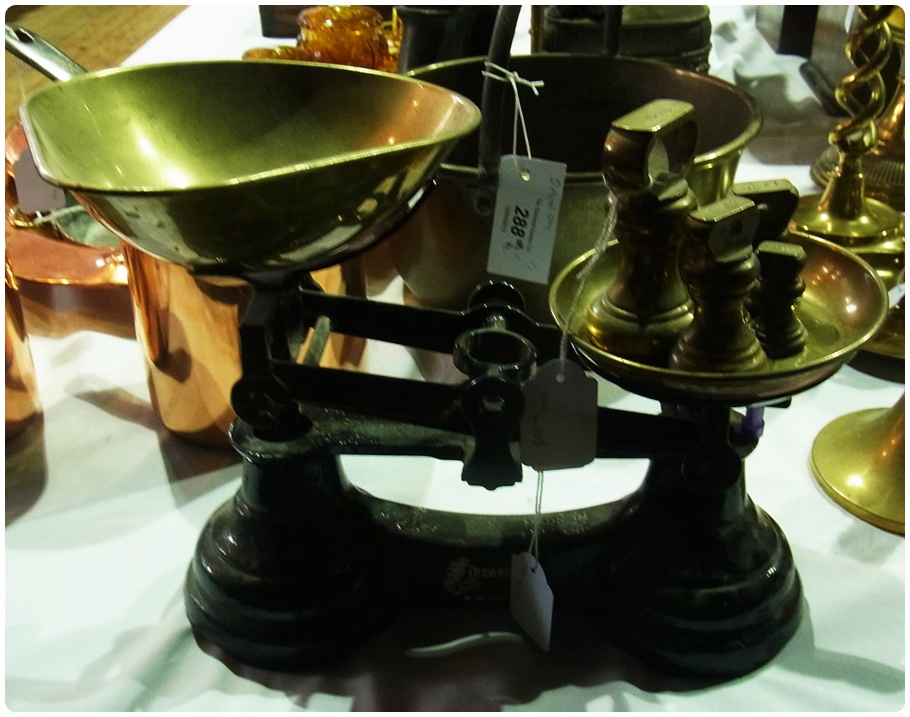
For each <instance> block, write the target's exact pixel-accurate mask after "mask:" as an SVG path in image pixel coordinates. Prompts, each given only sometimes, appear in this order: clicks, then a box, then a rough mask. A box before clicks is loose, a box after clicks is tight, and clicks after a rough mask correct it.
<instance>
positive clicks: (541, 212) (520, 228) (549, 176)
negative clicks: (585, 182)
mask: <svg viewBox="0 0 910 717" xmlns="http://www.w3.org/2000/svg"><path fill="white" fill-rule="evenodd" d="M565 179H566V165H565V164H564V163H562V162H553V161H550V160H547V159H531V158H530V157H520V156H518V155H515V154H507V155H504V156H503V157H502V158H501V159H500V162H499V187H498V189H497V192H496V209H495V210H494V214H493V234H492V236H491V237H490V253H489V255H488V257H487V271H488V272H490V273H491V274H499V275H501V276H507V277H509V278H512V279H524V280H525V281H532V282H534V283H537V284H547V283H549V281H550V263H551V261H552V259H553V246H554V244H555V243H556V226H557V224H558V222H559V207H560V204H562V192H563V185H564V184H565Z"/></svg>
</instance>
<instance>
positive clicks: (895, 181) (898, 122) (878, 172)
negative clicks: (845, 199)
mask: <svg viewBox="0 0 910 717" xmlns="http://www.w3.org/2000/svg"><path fill="white" fill-rule="evenodd" d="M886 23H887V24H888V26H889V27H890V29H891V35H892V38H893V41H894V47H893V49H892V52H900V53H903V52H904V10H903V8H900V7H896V8H894V10H893V11H892V13H891V14H890V15H889V16H888V18H887V20H886ZM905 98H906V95H905V88H904V76H903V73H902V72H901V74H900V75H898V78H897V86H896V88H895V90H894V93H893V94H892V95H891V99H890V100H889V102H888V104H887V106H886V107H885V109H884V111H883V112H882V113H881V114H880V115H879V117H878V119H877V120H876V123H875V126H876V140H875V144H874V145H873V147H872V149H870V150H869V152H868V153H867V154H866V156H865V157H864V158H863V174H864V175H865V190H866V195H867V196H869V197H872V198H873V199H877V200H879V201H881V202H884V203H886V204H887V205H888V206H890V207H892V208H893V209H896V210H897V211H901V212H902V211H904V193H905V185H904V172H905V163H904V105H905ZM838 161H839V153H838V149H837V147H836V146H835V145H832V146H830V147H828V148H827V149H826V150H825V151H824V152H823V153H822V154H821V156H820V157H819V158H818V159H817V160H816V161H815V164H813V166H812V179H813V181H815V183H816V184H818V185H819V186H820V187H826V186H827V185H828V181H829V180H830V179H831V176H832V175H833V174H834V170H835V169H836V168H837V165H838Z"/></svg>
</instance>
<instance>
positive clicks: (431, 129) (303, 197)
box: [6, 27, 480, 276]
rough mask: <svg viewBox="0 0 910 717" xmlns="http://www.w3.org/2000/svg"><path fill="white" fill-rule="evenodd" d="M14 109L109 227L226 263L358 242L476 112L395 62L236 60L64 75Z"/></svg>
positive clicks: (37, 147) (320, 259)
mask: <svg viewBox="0 0 910 717" xmlns="http://www.w3.org/2000/svg"><path fill="white" fill-rule="evenodd" d="M6 46H7V49H8V50H9V51H10V52H13V53H14V54H17V56H19V57H21V58H22V59H24V60H26V61H29V62H31V61H33V60H32V58H33V57H34V54H35V53H36V52H41V51H42V49H44V50H46V49H47V47H48V45H47V43H46V42H44V41H42V40H41V38H39V37H36V36H35V35H34V34H33V33H29V32H27V31H26V30H24V29H22V28H10V27H7V32H6ZM23 46H24V47H25V48H27V50H28V52H23V51H22V50H23ZM47 54H48V55H52V52H47ZM45 59H47V58H45ZM38 69H40V71H42V72H45V73H48V74H53V70H49V69H48V67H47V65H46V64H44V65H42V66H40V67H39V68H38ZM60 76H61V78H68V77H69V76H70V75H69V73H66V72H64V73H61V75H60ZM22 116H23V124H24V125H25V128H26V132H27V134H28V138H29V145H30V147H31V149H32V152H33V154H34V155H35V160H36V163H37V165H38V168H39V171H40V172H41V174H42V175H43V176H44V177H45V179H47V180H49V181H50V182H52V183H54V184H57V185H59V186H62V187H64V188H65V189H68V190H69V191H70V192H71V193H72V194H73V196H74V197H75V198H76V199H77V201H79V202H80V203H81V204H83V205H84V206H85V207H86V208H87V209H88V211H89V212H90V213H91V214H92V215H93V216H94V217H95V218H96V219H98V220H99V221H101V223H102V224H104V225H105V226H107V227H108V228H109V229H110V230H112V231H113V232H114V233H116V234H117V235H118V236H119V237H121V238H123V239H125V240H126V241H128V242H130V243H131V244H133V245H135V246H139V247H140V248H142V249H143V250H144V251H147V252H148V253H150V254H152V255H154V256H157V257H159V258H161V259H164V260H167V261H170V262H172V263H175V264H179V265H182V266H185V267H191V268H193V269H195V270H199V271H203V270H204V271H205V272H206V273H209V274H220V275H234V276H236V275H240V274H243V273H245V272H248V271H255V270H264V269H272V268H288V267H292V266H293V267H298V268H307V269H315V268H320V267H322V266H327V265H329V264H333V263H337V262H339V261H341V260H342V259H345V258H348V257H349V256H351V255H353V254H355V253H357V252H359V251H361V250H363V249H365V248H366V247H368V246H369V245H371V244H373V243H374V242H375V241H376V240H377V239H378V238H379V237H380V236H382V233H383V231H385V230H388V229H389V228H390V226H391V225H392V224H393V222H396V221H397V220H399V219H400V218H401V216H403V214H404V213H405V212H407V211H408V209H409V206H408V204H409V202H411V201H412V200H413V199H414V197H415V195H418V194H419V193H420V191H421V189H422V188H423V187H424V185H425V184H426V183H427V181H428V180H429V179H430V177H431V176H432V175H433V173H434V172H435V170H436V168H437V166H438V165H439V163H440V162H442V161H443V159H445V157H446V155H447V153H448V151H449V150H450V149H451V148H452V146H453V145H454V144H455V143H456V142H457V141H458V139H460V138H461V137H462V136H464V135H465V134H468V133H470V132H471V131H472V130H473V129H475V128H476V127H477V125H478V124H479V121H480V111H479V110H478V109H477V107H476V106H474V105H473V104H472V103H471V102H469V101H467V100H465V99H464V98H463V97H460V96H458V95H456V94H454V93H452V92H450V91H448V90H445V89H442V88H440V87H436V86H433V85H429V84H426V83H423V82H417V81H415V80H412V79H409V78H406V77H403V76H399V75H393V74H390V73H385V72H373V71H369V70H362V69H359V68H346V67H338V66H335V65H322V64H311V63H297V62H268V61H263V62H246V61H243V60H238V61H236V62H230V61H212V62H181V63H167V64H158V65H147V66H142V67H129V68H117V69H113V70H108V71H105V72H99V73H88V74H82V75H77V76H75V77H72V79H66V81H63V82H57V83H54V84H51V85H47V86H45V87H43V88H41V89H39V90H38V91H36V92H35V93H33V94H32V95H31V96H30V97H29V98H28V99H27V100H26V102H25V105H24V107H23V109H22Z"/></svg>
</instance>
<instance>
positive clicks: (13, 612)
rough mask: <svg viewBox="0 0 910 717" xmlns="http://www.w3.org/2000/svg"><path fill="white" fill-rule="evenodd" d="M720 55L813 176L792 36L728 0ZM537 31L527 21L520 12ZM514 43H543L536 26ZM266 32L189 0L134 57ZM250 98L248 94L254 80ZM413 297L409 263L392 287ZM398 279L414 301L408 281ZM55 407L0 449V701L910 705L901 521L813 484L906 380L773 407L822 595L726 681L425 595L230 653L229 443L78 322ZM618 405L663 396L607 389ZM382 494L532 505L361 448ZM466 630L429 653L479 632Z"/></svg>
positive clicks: (806, 562) (762, 487)
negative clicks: (195, 598) (425, 600)
mask: <svg viewBox="0 0 910 717" xmlns="http://www.w3.org/2000/svg"><path fill="white" fill-rule="evenodd" d="M712 20H713V28H714V46H713V50H712V57H711V66H712V72H713V73H715V74H718V75H719V76H722V77H724V78H725V79H727V80H730V81H732V82H735V83H736V84H738V85H740V86H742V87H744V88H745V89H746V90H748V91H750V92H752V93H753V94H754V95H755V96H756V97H757V99H758V100H759V101H760V103H761V105H762V109H763V111H764V113H765V118H766V121H765V127H764V129H763V131H762V134H761V136H760V137H759V138H758V139H757V140H756V141H755V142H753V143H752V145H751V146H750V148H749V150H748V152H747V154H746V156H745V157H744V159H743V162H742V165H741V169H740V173H739V175H738V179H741V180H747V179H758V178H777V177H785V178H787V179H790V180H791V181H792V182H793V183H794V184H795V185H796V186H797V187H798V188H799V189H800V191H804V192H814V191H815V189H814V187H813V186H812V184H811V182H810V181H809V176H808V169H807V166H808V165H809V163H811V162H812V161H813V160H814V159H815V157H817V156H818V153H819V152H820V151H821V150H822V149H823V148H824V147H825V144H826V139H825V136H826V133H827V130H828V128H829V127H830V126H831V123H832V121H831V119H830V118H827V117H825V116H824V115H823V114H822V113H821V111H820V109H819V107H818V103H817V102H816V101H815V99H814V97H813V96H812V95H811V93H810V92H809V90H808V89H807V88H806V87H805V85H804V84H803V83H802V81H801V80H800V78H799V73H798V66H799V62H800V60H799V58H793V57H782V56H777V55H775V54H774V53H773V52H772V51H771V50H770V48H769V47H768V46H767V44H766V43H765V42H764V40H763V39H762V38H761V37H760V36H759V35H758V33H757V32H756V31H755V27H754V13H753V11H752V10H750V9H749V8H740V7H732V6H718V7H716V8H714V7H712ZM520 27H522V28H524V29H526V28H527V23H526V21H524V20H523V24H522V25H521V26H520ZM521 41H526V35H522V37H521ZM261 44H263V40H262V38H261V37H259V19H258V15H257V8H256V6H221V7H214V6H207V5H206V6H201V5H200V6H191V7H190V8H188V9H187V10H186V11H184V12H183V13H182V14H181V15H180V16H178V17H177V19H176V20H175V21H174V22H173V23H171V24H170V25H169V26H168V27H166V28H165V29H164V30H163V31H162V32H161V33H160V34H159V35H157V36H156V37H154V38H152V39H151V40H150V41H149V43H148V44H147V45H146V46H145V47H143V48H142V49H141V50H140V51H139V52H137V53H136V55H135V56H134V57H132V58H131V59H130V60H129V63H130V64H140V63H145V62H153V61H156V60H161V59H198V58H222V57H223V58H237V57H239V55H240V53H241V52H242V51H243V50H244V49H247V48H249V47H253V46H257V45H261ZM238 101H241V100H240V98H238ZM387 291H388V292H389V296H387V297H383V298H390V299H391V300H395V299H396V298H400V291H401V286H400V284H399V283H397V282H393V284H392V285H391V286H390V287H389V289H388V290H387ZM396 291H397V292H399V297H396V296H395V292H396ZM31 348H32V353H33V356H34V362H35V367H36V372H37V377H38V385H39V393H40V398H41V402H42V405H43V419H42V420H41V421H40V422H39V423H36V424H34V425H33V426H32V427H31V428H30V429H29V430H28V431H27V432H26V433H25V434H23V435H22V436H20V437H19V438H17V439H16V440H14V441H12V442H11V443H9V444H8V445H7V447H6V486H7V488H6V500H7V508H6V509H7V528H6V551H5V556H6V654H5V657H6V660H5V665H6V684H5V692H6V695H5V696H6V705H7V707H8V708H10V709H13V710H38V711H53V710H68V711H70V710H86V711H126V710H156V711H158V710H174V711H209V710H212V711H214V710H218V711H258V710H262V711H265V710H275V711H285V710H314V711H336V710H455V709H467V710H488V709H492V710H496V709H503V710H550V711H569V710H598V711H599V710H604V711H607V710H641V711H665V710H667V711H669V710H688V711H693V710H694V711H713V710H724V711H739V710H742V711H763V710H785V711H815V710H818V711H830V710H838V711H840V710H850V711H853V710H855V711H870V710H896V709H899V708H900V707H901V706H902V705H903V704H904V694H905V678H904V624H905V620H904V614H905V613H904V608H905V599H904V540H903V538H902V537H899V536H895V535H892V534H889V533H887V532H884V531H882V530H880V529H877V528H875V527H873V526H871V525H868V524H866V523H864V522H862V521H860V520H858V519H857V518H855V517H853V516H851V515H849V514H848V513H846V512H845V511H843V510H842V509H841V508H839V507H838V506H836V505H835V504H834V503H833V502H832V501H830V500H829V499H828V498H827V497H826V496H825V495H824V493H823V492H822V491H821V489H820V488H819V487H818V486H817V485H816V483H815V481H814V479H813V477H812V474H811V471H810V469H809V454H810V449H811V445H812V442H813V440H814V438H815V436H816V435H817V433H818V432H819V431H820V430H821V429H822V427H824V426H825V425H826V424H827V423H829V422H830V421H831V420H833V419H834V418H837V417H838V416H840V415H843V414H845V413H848V412H852V411H856V410H860V409H864V408H879V407H890V406H892V405H893V404H894V403H895V402H896V401H897V400H898V399H899V397H900V396H901V394H902V392H903V390H904V386H903V383H900V382H894V381H889V380H884V379H881V378H876V377H873V376H871V375H869V374H867V373H865V372H863V371H860V370H859V369H857V368H856V367H851V366H847V367H844V368H843V369H841V370H840V371H839V372H838V373H837V374H836V375H835V376H834V377H832V378H831V379H830V380H828V381H827V382H825V383H824V384H823V385H821V386H818V387H816V388H814V389H812V390H810V391H808V392H806V393H804V394H801V395H799V396H797V397H796V398H795V399H794V401H793V405H792V406H791V407H790V408H788V409H785V410H778V409H774V410H769V411H768V412H767V414H766V418H767V422H768V423H767V427H766V430H765V435H764V438H763V440H762V441H761V443H760V445H759V447H758V449H757V450H756V451H755V452H754V453H753V454H752V455H751V456H750V457H749V459H748V461H747V476H748V480H747V482H748V488H749V491H750V494H751V495H752V497H753V499H754V500H755V502H756V503H757V504H758V505H760V506H761V507H762V508H764V509H765V510H766V511H767V512H768V513H769V514H770V515H771V516H773V517H774V518H775V520H776V521H777V522H778V523H779V524H780V525H781V526H782V528H783V530H784V532H785V533H786V535H787V536H788V539H789V541H790V544H791V547H792V549H793V553H794V556H795V559H796V563H797V566H798V569H799V572H800V575H801V578H802V580H803V584H804V589H805V595H806V601H807V605H808V609H807V612H806V615H805V617H804V619H803V622H802V624H801V626H800V628H799V630H798V632H797V634H796V636H795V637H794V638H793V640H792V641H791V642H790V643H789V644H788V645H787V646H786V647H785V648H784V650H783V651H782V652H781V653H780V654H779V655H778V656H777V657H776V658H775V659H774V660H772V661H771V663H769V664H768V665H766V666H765V667H763V668H761V669H759V670H757V671H756V672H755V673H753V674H751V675H748V676H746V677H743V678H741V679H737V680H733V681H731V682H727V683H723V684H719V685H706V684H701V683H694V682H686V681H681V680H678V679H670V678H666V677H662V676H660V675H656V674H654V673H652V672H650V671H649V670H647V669H645V668H644V667H642V666H641V665H640V664H638V663H637V661H635V660H633V659H632V658H629V657H628V656H626V655H624V654H622V653H620V652H619V651H615V652H610V653H609V654H605V655H603V658H602V659H599V660H596V661H593V662H590V661H589V662H585V663H584V664H577V665H567V664H563V663H559V662H557V661H555V660H554V659H552V658H550V657H548V656H547V655H545V654H543V653H541V652H540V651H539V650H538V649H537V648H536V647H534V646H533V645H532V644H531V643H530V642H527V641H525V640H523V639H522V638H521V637H519V635H518V630H517V629H516V628H515V626H514V625H513V624H512V623H511V622H510V620H509V618H508V617H507V616H503V615H501V614H500V613H499V612H498V611H484V610H480V611H476V612H475V611H468V613H467V614H462V613H458V614H457V615H455V616H453V615H452V614H451V613H444V614H440V613H436V612H433V611H432V610H427V611H425V612H419V613H417V614H415V615H413V616H412V617H411V618H410V619H407V620H403V621H400V622H399V623H397V624H396V625H393V626H392V627H390V628H388V629H387V630H385V631H384V632H382V633H380V634H379V635H377V636H376V637H375V638H374V639H372V640H370V641H369V642H368V643H366V644H364V645H363V646H362V647H361V648H358V649H357V650H355V651H354V653H353V654H352V655H351V656H350V657H349V659H347V660H345V661H343V662H342V663H340V664H337V665H334V666H332V667H330V668H327V669H326V670H325V671H324V672H317V673H312V674H303V675H301V674H284V673H273V672H266V671H261V670H253V669H250V668H247V667H244V666H242V665H238V664H236V663H233V662H231V661H230V660H226V659H222V658H221V657H220V656H219V655H218V654H217V651H215V650H213V649H211V648H209V647H207V646H204V645H203V646H200V645H199V644H197V641H196V640H195V639H194V637H193V635H192V632H191V629H190V625H189V623H188V621H187V618H186V616H185V614H184V608H183V581H184V575H185V571H186V568H187V565H188V564H189V561H190V559H191V557H192V555H193V550H194V546H195V542H196V540H197V537H198V535H199V532H200V529H201V528H202V526H203V524H204V522H205V521H206V519H207V518H208V517H209V515H210V514H211V513H212V511H213V510H214V509H215V508H216V507H217V506H219V505H220V504H221V503H222V502H223V501H225V500H227V499H229V498H230V497H231V496H232V495H233V493H234V492H235V490H236V489H237V486H238V482H239V462H238V459H237V457H236V456H235V455H234V454H233V452H231V451H230V450H218V449H204V448H200V447H198V446H194V445H191V444H189V443H186V442H184V441H182V440H180V439H177V438H174V437H173V436H171V435H169V434H168V432H167V431H166V430H165V429H163V428H162V427H161V425H160V423H159V422H158V419H157V418H156V416H155V414H154V413H153V411H152V410H151V407H150V404H149V397H148V391H147V388H146V379H145V369H144V364H143V360H142V356H141V350H140V348H139V346H138V345H137V343H136V342H135V341H134V340H133V339H131V338H129V337H127V338H124V337H122V335H116V334H112V333H107V332H103V331H87V330H76V331H73V332H63V334H62V335H60V333H59V332H58V333H56V334H55V335H53V336H42V335H38V334H37V333H35V334H33V335H32V338H31ZM367 364H368V365H370V366H371V367H381V368H394V370H395V371H396V372H398V373H401V374H403V375H416V374H415V373H414V369H413V366H412V365H410V364H409V363H408V357H407V354H406V353H404V352H402V351H396V350H395V348H394V347H392V348H389V347H383V346H372V345H371V346H370V347H369V348H368V356H367ZM603 398H604V400H606V401H608V402H609V404H610V405H611V406H615V407H625V408H630V409H633V410H643V411H648V412H656V411H657V406H656V404H654V403H653V402H651V401H648V400H645V399H642V398H638V397H635V396H630V395H627V394H624V393H622V392H621V391H619V390H618V389H615V388H611V387H609V386H606V387H604V395H603ZM367 460H369V461H370V465H371V466H372V470H371V471H370V473H371V478H370V479H369V481H366V479H364V481H363V484H364V485H366V487H368V488H369V489H371V490H376V491H381V492H382V493H383V494H384V495H386V496H387V497H391V498H395V499H401V500H408V501H411V502H415V501H416V502H422V503H425V504H428V505H432V506H436V507H444V508H446V509H449V510H460V511H476V512H508V511H515V512H526V511H528V510H529V509H530V508H531V506H532V505H533V499H534V480H533V475H529V476H526V480H525V481H524V483H523V484H522V485H520V486H517V487H516V488H514V489H508V490H500V491H496V492H495V493H493V494H490V493H487V492H486V491H478V490H476V489H471V488H469V487H467V486H464V485H462V484H461V482H460V481H459V480H458V466H455V465H452V464H447V463H441V462H437V461H433V460H430V459H405V458H389V459H382V460H377V459H364V458H356V459H355V458H351V459H345V466H346V469H347V470H348V472H349V473H350V474H351V476H352V477H353V478H355V479H356V477H357V476H358V475H363V474H365V471H358V467H359V466H363V465H364V461H367ZM643 467H644V466H643V464H642V463H641V462H638V461H602V462H598V463H596V464H595V465H593V466H590V467H588V468H586V469H584V470H581V471H577V472H566V471H563V472H559V473H554V474H551V475H549V476H548V477H547V479H546V481H545V488H544V500H543V509H544V510H545V511H550V510H560V509H565V508H571V507H575V506H577V505H581V504H591V503H593V502H595V501H600V500H602V499H611V498H614V497H619V496H620V495H624V494H625V493H627V492H628V491H630V490H632V489H633V488H634V487H635V486H636V485H637V484H638V482H640V479H641V476H642V474H643V473H642V471H643ZM480 634H487V637H486V638H485V639H484V638H480V637H477V638H475V639H472V640H467V641H465V642H464V643H463V644H462V643H459V644H462V647H461V648H459V649H454V648H453V649H442V650H430V651H425V650H420V649H418V648H424V647H429V646H432V645H438V644H440V643H447V642H449V641H453V640H457V639H459V638H462V637H466V636H470V635H480Z"/></svg>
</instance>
